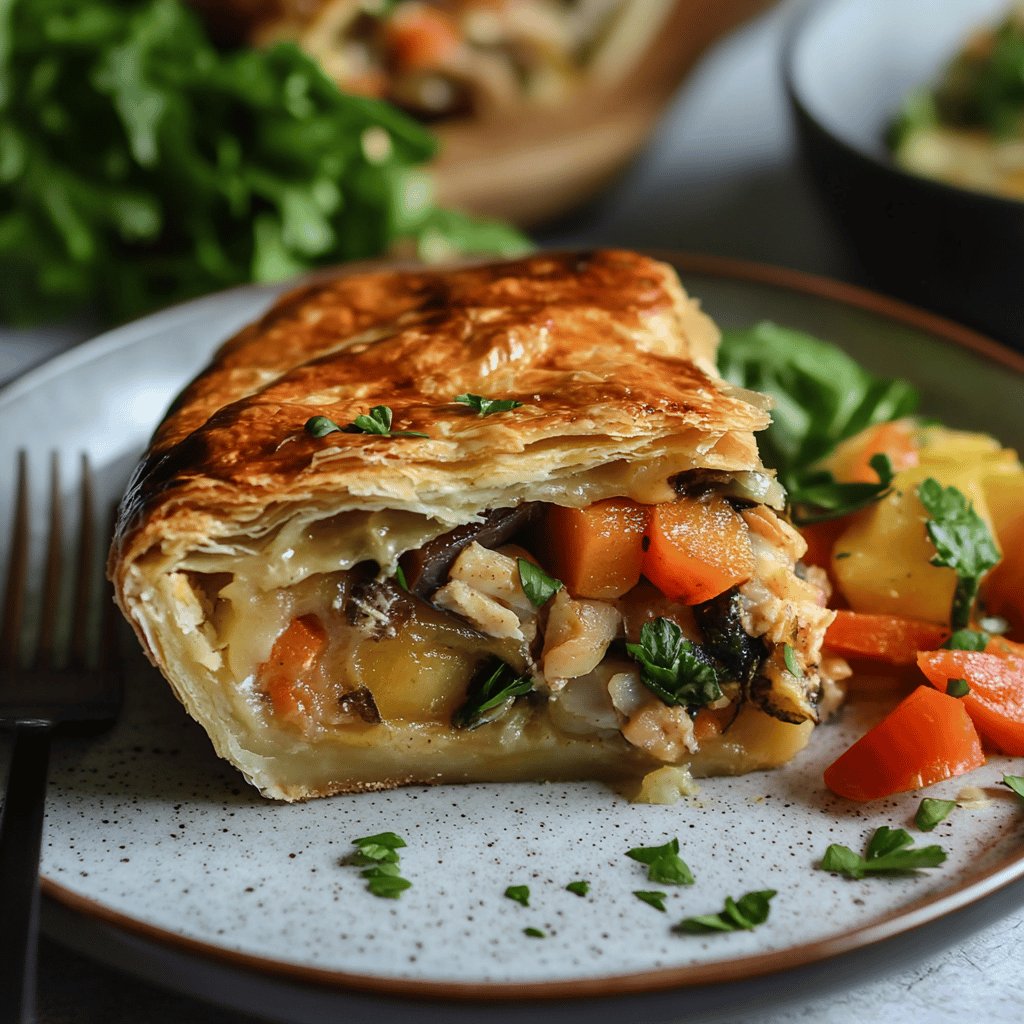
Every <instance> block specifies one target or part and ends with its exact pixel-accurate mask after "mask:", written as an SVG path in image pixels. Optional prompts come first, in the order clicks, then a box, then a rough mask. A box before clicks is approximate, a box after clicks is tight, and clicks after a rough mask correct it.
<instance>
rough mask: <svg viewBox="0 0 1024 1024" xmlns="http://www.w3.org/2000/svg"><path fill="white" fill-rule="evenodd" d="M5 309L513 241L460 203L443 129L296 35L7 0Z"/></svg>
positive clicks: (270, 277)
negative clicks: (309, 50)
mask: <svg viewBox="0 0 1024 1024" xmlns="http://www.w3.org/2000/svg"><path fill="white" fill-rule="evenodd" d="M0 140H2V142H0V279H2V280H3V282H4V287H3V288H2V289H0V319H2V320H9V321H22V322H31V321H38V320H44V319H51V320H52V319H55V318H57V317H59V316H62V315H65V314H68V313H71V312H75V311H77V310H79V309H81V308H83V307H87V306H88V307H92V308H94V309H96V311H97V312H98V313H99V314H100V315H101V316H102V317H104V318H106V319H109V320H123V319H127V318H129V317H131V316H134V315H137V314H139V313H141V312H145V311H147V310H149V309H152V308H154V307H156V306H160V305H166V304H167V303H170V302H174V301H177V300H180V299H183V298H188V297H191V296H194V295H198V294H201V293H203V292H208V291H212V290H214V289H218V288H224V287H228V286H231V285H235V284H240V283H243V282H247V281H277V280H280V279H282V278H286V277H289V276H291V275H294V274H298V273H300V272H302V271H304V270H306V269H308V268H310V267H314V266H319V265H326V264H334V263H338V262H340V261H343V260H349V259H360V258H365V257H371V256H378V255H381V254H385V253H387V252H389V251H391V250H393V249H394V248H395V247H396V246H398V245H400V244H401V245H403V246H405V247H406V249H407V250H408V249H412V250H413V251H415V252H416V254H417V255H419V256H421V257H428V258H430V257H434V258H436V257H439V256H449V255H451V254H453V253H460V252H494V253H500V254H508V255H510V254H513V253H515V252H522V251H525V250H526V249H527V248H528V247H529V246H528V243H527V242H526V240H525V239H524V238H523V237H522V236H521V235H520V234H519V233H518V232H516V231H514V230H513V229H511V228H508V227H505V226H503V225H499V224H494V223H489V222H486V221H477V220H475V219H473V218H470V217H467V216H465V215H463V214H459V213H455V212H452V211H448V210H444V209H441V208H439V207H438V206H437V203H436V201H435V199H434V197H433V192H432V181H431V178H430V176H429V174H428V173H427V172H426V170H425V167H424V165H425V164H426V163H427V162H428V161H429V160H431V158H432V157H433V156H434V154H435V152H436V149H437V146H436V142H435V140H434V137H433V136H432V134H431V133H430V132H429V131H428V130H427V129H426V128H424V127H422V126H421V125H419V124H417V123H416V122H415V121H413V120H412V119H411V118H409V117H407V116H405V115H404V114H403V113H401V112H399V111H398V110H396V109H394V108H393V107H391V106H389V105H388V104H386V103H383V102H380V101H377V100H373V99H368V98H365V97H361V96H351V95H345V94H343V93H342V92H340V91H339V90H338V88H337V86H336V85H335V84H334V82H333V81H331V80H330V79H329V78H328V77H327V76H326V75H325V74H324V73H323V71H321V69H320V68H319V66H318V65H317V64H316V63H315V62H314V61H313V60H312V59H311V58H309V57H308V56H306V55H305V54H304V53H302V52H301V51H300V50H299V49H298V48H297V47H296V46H294V45H291V44H286V43H281V44H278V45H276V46H274V47H272V48H270V49H266V50H235V51H222V50H219V49H217V48H216V47H214V45H213V44H212V42H211V41H210V39H209V37H208V35H207V33H206V30H205V28H204V26H203V23H202V22H201V21H200V19H199V18H198V16H197V15H196V14H195V13H194V12H193V11H191V10H190V9H189V8H188V7H187V6H186V5H185V4H184V3H182V2H180V0H121V2H119V3H110V2H109V0H6V2H5V3H3V4H0Z"/></svg>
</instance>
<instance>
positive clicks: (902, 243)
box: [784, 0, 1024, 348]
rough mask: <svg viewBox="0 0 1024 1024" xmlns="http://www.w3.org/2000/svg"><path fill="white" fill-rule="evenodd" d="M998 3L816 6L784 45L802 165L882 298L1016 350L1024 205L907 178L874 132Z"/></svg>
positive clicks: (1023, 334) (1021, 330) (1023, 304)
mask: <svg viewBox="0 0 1024 1024" xmlns="http://www.w3.org/2000/svg"><path fill="white" fill-rule="evenodd" d="M1005 8H1006V2H1005V0H941V2H936V0H822V2H819V3H816V4H814V5H813V6H811V7H810V8H809V10H807V11H806V12H805V13H804V14H803V16H802V17H801V18H800V19H798V21H797V23H796V25H795V26H794V29H793V31H792V33H791V35H790V38H789V41H788V44H787V46H786V52H785V60H784V71H785V80H786V90H787V92H788V95H789V100H790V103H791V105H792V107H793V110H794V113H795V118H796V125H797V132H798V137H799V140H800V145H801V149H802V152H803V156H804V159H805V161H806V164H807V167H808V169H809V171H810V173H811V176H812V178H813V180H814V182H815V184H816V185H817V187H818V189H819V190H820V192H821V195H822V196H823V198H824V200H825V203H826V205H827V207H828V208H829V209H830V211H831V212H832V214H833V216H834V217H835V219H836V221H837V223H838V224H839V226H840V228H841V230H842V231H843V232H844V233H845V234H846V236H847V238H848V239H849V241H850V243H851V245H852V248H853V251H854V254H855V256H856V258H857V260H858V261H859V263H860V265H861V267H862V269H863V272H864V273H865V275H866V276H868V277H869V278H871V279H872V280H873V282H874V283H875V284H877V285H878V286H879V287H881V288H883V289H884V290H886V291H889V292H892V293H894V294H896V295H899V296H901V297H903V298H906V299H909V300H910V301H912V302H915V303H917V304H919V305H923V306H927V307H930V308H932V309H935V310H937V311H939V312H942V313H945V314H946V315H948V316H951V317H953V318H954V319H957V320H961V321H964V322H966V323H969V324H971V325H973V326H975V327H978V328H980V329H981V330H983V331H985V332H987V333H988V334H991V335H993V336H995V337H997V338H1002V339H1003V340H1005V341H1008V342H1010V343H1011V344H1014V345H1016V346H1018V347H1021V348H1024V202H1021V201H1018V200H1013V199H1005V198H1001V197H998V196H992V195H987V194H985V193H982V192H975V191H972V190H969V189H964V188H957V187H955V186H951V185H946V184H943V183H942V182H938V181H932V180H930V179H928V178H922V177H918V176H917V175H914V174H910V173H908V172H906V171H904V170H902V169H900V168H899V167H897V166H896V164H895V163H894V162H893V160H892V159H891V158H890V156H889V154H888V151H887V150H886V147H885V141H884V140H885V132H886V128H887V127H888V125H889V123H890V121H891V120H892V117H893V115H894V114H895V112H896V111H897V110H898V109H899V107H900V104H901V102H902V100H903V98H904V96H906V94H907V92H909V91H910V90H911V89H913V88H915V87H917V86H919V85H922V84H927V83H929V82H932V81H934V80H935V78H936V77H937V75H938V74H939V73H940V71H941V69H942V67H943V66H944V64H945V62H946V61H947V60H948V59H949V57H950V56H952V54H953V53H954V52H955V51H956V50H957V49H958V48H959V46H960V44H961V43H962V41H963V40H964V39H965V38H966V36H967V35H968V34H969V33H970V32H971V30H972V29H974V28H976V27H977V26H978V25H980V24H985V23H986V21H990V22H991V21H995V20H997V19H998V17H999V16H1000V14H1001V13H1002V12H1003V11H1004V10H1005Z"/></svg>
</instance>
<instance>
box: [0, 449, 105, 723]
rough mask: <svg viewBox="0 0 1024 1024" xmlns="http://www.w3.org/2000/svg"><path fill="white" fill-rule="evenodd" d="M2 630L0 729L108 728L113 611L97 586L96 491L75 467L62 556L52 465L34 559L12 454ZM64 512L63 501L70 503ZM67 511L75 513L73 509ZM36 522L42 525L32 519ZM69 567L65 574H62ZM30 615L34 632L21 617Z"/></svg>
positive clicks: (23, 479)
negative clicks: (71, 519)
mask: <svg viewBox="0 0 1024 1024" xmlns="http://www.w3.org/2000/svg"><path fill="white" fill-rule="evenodd" d="M16 477H17V479H16V490H15V496H14V507H13V517H12V529H11V543H10V553H9V558H8V574H7V587H6V591H5V596H4V606H3V622H2V631H0V726H7V727H11V726H17V725H26V724H33V723H38V724H50V725H58V724H61V723H71V722H83V723H84V722H90V723H101V722H108V721H111V720H112V719H113V718H114V717H115V716H116V714H117V710H118V708H119V705H120V681H119V674H118V673H117V672H115V671H114V670H113V669H114V666H115V664H116V657H115V652H114V639H115V637H114V628H113V627H114V607H113V603H112V601H111V600H110V595H109V588H108V587H107V586H106V584H105V583H102V582H101V581H100V579H99V575H98V570H99V568H100V563H99V561H98V560H97V558H96V557H95V553H96V541H97V538H96V517H95V512H94V502H95V499H94V493H93V485H92V476H91V473H90V470H89V464H88V460H87V459H86V458H85V456H82V459H81V478H80V481H79V484H78V501H77V506H78V507H77V513H76V514H77V519H78V529H77V533H76V539H75V541H74V549H73V552H71V553H70V557H68V555H69V553H68V552H66V551H65V548H64V534H65V530H64V519H65V514H66V512H67V511H68V510H67V509H65V507H64V503H63V501H62V498H61V474H60V461H59V458H58V456H57V454H56V453H54V454H53V455H52V456H51V458H50V466H49V492H50V493H49V502H48V512H47V515H46V517H45V518H46V521H47V523H48V527H47V538H46V544H45V554H43V555H42V557H41V558H37V559H34V558H33V546H32V537H31V533H32V530H31V525H32V515H31V500H30V489H29V465H28V457H27V455H26V453H25V452H24V451H21V452H19V453H18V465H17V474H16ZM69 504H70V503H69ZM71 511H72V513H75V510H74V506H73V505H72V506H71ZM40 518H43V517H40ZM65 565H68V567H69V568H68V569H65ZM33 609H34V610H36V611H37V613H38V614H37V615H36V616H35V619H36V623H35V627H34V628H32V624H31V621H30V620H31V619H32V616H31V615H30V614H29V613H30V612H31V611H32V610H33Z"/></svg>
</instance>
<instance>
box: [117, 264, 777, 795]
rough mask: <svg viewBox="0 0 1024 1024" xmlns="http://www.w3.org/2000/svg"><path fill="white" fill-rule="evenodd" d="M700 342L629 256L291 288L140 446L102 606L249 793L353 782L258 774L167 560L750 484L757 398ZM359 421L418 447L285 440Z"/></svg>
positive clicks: (668, 282)
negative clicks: (477, 408)
mask: <svg viewBox="0 0 1024 1024" xmlns="http://www.w3.org/2000/svg"><path fill="white" fill-rule="evenodd" d="M717 341H718V332H717V330H716V329H715V327H714V325H713V324H712V323H711V321H710V320H709V319H708V318H707V317H706V316H705V315H704V314H703V313H701V312H700V310H699V308H698V305H697V303H696V302H695V301H693V300H691V299H690V298H688V297H687V295H686V294H685V293H684V292H683V290H682V288H681V287H680V285H679V282H678V280H677V279H676V276H675V273H674V272H673V270H672V269H671V268H670V267H668V266H666V265H664V264H662V263H659V262H656V261H654V260H652V259H649V258H646V257H644V256H641V255H637V254H635V253H630V252H619V251H600V252H594V253H569V254H540V255H536V256H531V257H528V258H525V259H521V260H517V261H513V262H508V263H500V264H490V265H477V266H467V267H462V268H457V269H448V270H420V269H416V270H411V271H391V270H386V271H379V272H372V273H354V274H347V275H342V276H338V277H335V278H333V279H330V280H327V281H324V282H319V283H314V284H311V285H309V286H306V287H303V288H300V289H298V290H296V291H293V292H291V293H290V294H288V295H285V296H284V297H283V298H282V299H280V301H278V302H277V303H276V304H275V305H274V306H273V308H272V309H271V310H270V311H269V312H268V313H267V314H266V315H265V316H263V317H262V319H260V320H259V321H258V322H256V323H254V324H252V325H251V326H249V327H247V328H245V329H244V330H243V331H241V333H239V334H238V335H237V336H236V337H234V338H233V339H231V340H230V341H228V342H227V343H226V344H225V345H223V346H222V347H221V348H220V350H219V351H218V352H217V353H216V355H215V356H214V358H213V362H212V363H211V365H210V367H209V368H208V369H207V370H205V371H204V372H203V373H202V374H201V375H200V376H199V377H198V378H197V379H196V380H195V381H194V382H193V383H192V384H190V385H189V386H188V387H187V388H186V390H185V391H184V392H183V394H182V395H181V396H180V397H179V399H178V400H177V401H176V402H175V403H174V406H173V407H172V409H171V410H170V412H169V413H168V415H167V418H166V419H165V420H164V422H163V423H162V424H161V426H160V427H159V429H158V430H157V432H156V435H155V437H154V439H153V442H152V445H151V447H150V449H149V451H148V452H147V453H146V456H145V458H144V459H143V461H142V463H141V464H140V466H139V468H138V469H137V471H136V473H135V475H134V477H133V479H132V482H131V484H130V486H129V490H128V492H127V494H126V496H125V499H124V502H123V504H122V507H121V511H120V516H119V521H118V525H117V531H116V537H115V541H114V545H113V548H112V551H111V558H110V573H111V576H112V579H113V581H114V584H115V589H116V593H117V599H118V602H119V603H120V605H121V608H122V609H123V611H124V612H125V614H126V616H127V617H128V619H129V620H130V621H131V623H132V625H133V626H134V628H135V629H136V632H137V633H138V635H139V637H140V639H141V640H142V642H143V645H144V647H145V648H146V650H147V652H148V654H149V656H150V658H151V659H152V660H153V661H154V662H155V663H156V664H157V665H158V666H159V667H160V668H161V670H162V671H163V672H164V674H165V675H167V677H168V678H169V680H170V681H171V684H172V686H173V687H174V689H175V692H176V693H177V694H178V696H179V698H181V699H182V700H183V702H184V703H185V705H186V707H187V708H188V710H189V711H190V713H192V714H193V716H194V717H196V718H198V719H199V720H200V721H201V722H202V723H203V725H204V726H205V727H206V728H207V729H208V731H210V732H211V736H212V737H213V739H214V742H215V745H216V746H217V749H218V751H219V752H220V753H221V754H222V755H223V756H226V757H229V758H230V759H231V760H233V761H234V762H235V763H236V764H238V765H239V766H240V767H242V769H243V771H245V772H246V774H247V775H248V776H249V777H250V778H251V779H253V780H254V781H255V782H256V783H257V784H258V785H259V786H260V787H261V789H263V790H264V791H265V792H270V793H272V794H273V795H309V794H310V793H312V792H329V791H334V790H336V789H342V788H358V784H351V783H344V784H342V783H338V782H337V781H336V780H335V781H333V782H327V783H319V784H317V785H316V786H313V787H304V786H303V785H301V784H300V785H297V786H292V785H291V784H290V783H288V784H285V783H284V782H281V781H280V779H275V775H274V768H273V766H272V765H271V766H270V767H267V765H266V764H264V763H263V762H265V761H267V760H268V759H269V760H273V758H271V757H270V756H269V755H266V756H264V755H265V752H264V754H261V755H259V756H256V755H254V754H253V751H254V750H257V749H259V748H260V742H259V739H258V737H257V736H255V735H254V734H252V730H253V729H255V728H256V725H255V724H253V723H247V722H246V721H243V719H244V718H245V715H244V714H241V713H239V712H238V711H237V709H233V708H232V706H231V702H230V701H229V700H228V699H227V698H225V697H224V696H223V695H222V694H221V695H218V688H219V689H220V690H223V689H224V688H225V686H226V685H228V684H227V683H225V679H226V678H227V677H226V674H225V672H226V670H225V668H224V664H223V659H222V658H221V656H220V653H219V652H218V650H217V642H216V638H214V637H211V636H210V634H209V630H208V629H207V628H206V625H207V624H205V623H204V619H205V618H206V617H208V616H209V611H210V610H209V609H208V608H206V607H205V606H204V604H203V601H202V600H201V598H199V597H198V596H196V595H195V594H193V593H191V592H190V586H189V578H188V574H187V573H186V572H184V571H182V566H183V565H185V564H186V563H188V562H189V559H190V558H192V557H193V556H194V555H195V553H196V552H205V553H211V552H212V553H217V552H230V551H232V550H237V549H238V548H239V547H240V546H242V547H244V545H245V544H246V543H247V542H254V541H256V540H259V539H261V538H263V539H265V538H267V537H270V536H273V535H274V533H275V531H278V530H280V529H281V528H282V525H283V524H285V523H287V522H288V521H289V520H292V519H294V518H295V517H297V516H298V517H300V518H301V519H302V520H303V521H304V522H315V521H317V520H322V519H326V518H328V517H332V516H336V515H338V514H339V513H342V512H346V511H349V510H365V511H366V512H373V511H375V510H398V511H403V512H405V513H413V514H415V515H416V516H418V517H427V518H428V519H429V520H430V521H431V522H433V523H434V524H435V528H434V530H433V533H434V534H435V535H436V534H438V533H440V532H443V531H444V530H446V529H450V528H451V527H452V526H454V525H458V524H462V523H466V522H471V521H474V520H476V519H478V517H479V513H480V512H481V511H483V510H486V509H488V508H495V507H506V506H509V505H515V504H518V503H520V502H523V501H534V500H540V501H552V502H555V503H558V504H565V505H577V506H580V505H585V504H589V503H590V502H592V501H595V500H599V499H600V498H603V497H607V496H610V495H628V496H631V497H634V498H636V499H637V500H642V501H658V500H669V499H670V497H671V491H670V488H669V486H668V483H667V481H668V479H669V477H670V476H672V475H673V474H675V473H678V472H681V471H685V470H687V469H692V468H697V467H709V468H712V469H720V470H725V471H730V470H760V469H761V464H760V462H759V459H758V456H757V451H756V446H755V442H754V438H753V432H754V431H755V430H758V429H761V428H763V427H765V426H766V425H767V422H768V416H767V412H766V411H765V404H764V403H763V401H760V400H759V399H758V398H757V396H752V395H750V394H749V393H746V392H739V391H737V390H736V389H734V388H732V387H731V386H729V385H728V384H726V383H725V382H723V381H722V380H721V379H720V378H719V377H718V376H717V374H716V373H715V370H714V365H713V360H714V353H715V348H716V345H717ZM464 392H470V393H476V394H482V395H486V396H489V397H501V398H515V399H517V400H519V401H520V402H522V403H523V404H522V407H521V408H519V409H517V410H516V411H515V412H514V413H509V414H503V415H496V416H488V417H486V418H483V417H480V416H477V415H476V414H475V413H474V411H473V410H472V409H469V408H467V407H466V406H464V405H461V404H458V403H455V402H454V397H455V396H456V395H458V394H461V393H464ZM375 405H387V406H390V407H391V409H392V410H393V413H394V424H393V429H395V430H413V431H421V432H423V433H425V434H427V435H428V438H427V439H419V438H385V437H375V436H370V435H365V434H356V433H332V434H330V435H328V436H327V437H324V438H320V439H318V438H315V437H313V436H311V435H310V434H309V433H307V432H306V431H305V430H304V429H303V425H304V423H305V422H306V421H307V420H308V419H309V418H310V417H312V416H316V415H324V416H327V417H330V418H331V419H332V420H334V421H335V422H336V423H338V424H347V423H350V422H351V421H352V420H353V419H354V418H355V417H356V416H357V415H359V414H361V413H366V412H367V411H368V410H369V409H370V408H371V407H372V406H375ZM420 542H421V541H420ZM397 553H400V550H399V551H398V552H397ZM364 557H365V556H364ZM190 564H191V563H190ZM225 717H226V718H227V722H226V724H225V721H224V719H225ZM250 755H252V756H250ZM261 758H262V760H261ZM413 777H417V776H416V773H415V772H413ZM289 786H290V787H291V788H289Z"/></svg>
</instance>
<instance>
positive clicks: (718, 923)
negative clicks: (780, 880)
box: [672, 889, 776, 935]
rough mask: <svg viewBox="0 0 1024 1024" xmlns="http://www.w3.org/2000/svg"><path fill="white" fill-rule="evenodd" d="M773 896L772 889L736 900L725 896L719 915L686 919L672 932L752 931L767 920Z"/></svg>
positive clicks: (693, 933) (773, 891) (749, 893)
mask: <svg viewBox="0 0 1024 1024" xmlns="http://www.w3.org/2000/svg"><path fill="white" fill-rule="evenodd" d="M775 894H776V893H775V890H774V889H761V890H759V891H757V892H748V893H747V894H746V895H745V896H741V897H740V898H739V899H738V900H734V899H733V898H732V897H731V896H727V897H726V898H725V907H724V908H723V909H722V911H721V912H720V913H718V914H702V915H700V916H699V917H687V918H685V919H684V920H682V921H680V922H679V924H677V925H676V926H675V927H674V928H673V929H672V931H674V932H681V933H683V934H688V935H703V934H706V933H707V932H739V931H748V932H749V931H752V930H753V929H754V928H756V927H757V926H758V925H759V924H764V923H765V921H767V920H768V914H769V912H770V910H771V907H770V906H769V904H770V903H771V900H772V897H774V896H775Z"/></svg>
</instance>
